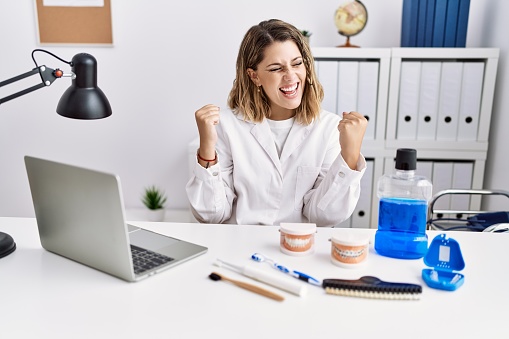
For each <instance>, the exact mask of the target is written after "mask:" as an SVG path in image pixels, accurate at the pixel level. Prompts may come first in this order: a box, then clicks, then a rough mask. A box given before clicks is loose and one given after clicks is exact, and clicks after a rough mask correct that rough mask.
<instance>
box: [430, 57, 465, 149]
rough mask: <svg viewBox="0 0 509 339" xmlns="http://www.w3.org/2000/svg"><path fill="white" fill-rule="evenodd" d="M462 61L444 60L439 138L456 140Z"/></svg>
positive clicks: (439, 113)
mask: <svg viewBox="0 0 509 339" xmlns="http://www.w3.org/2000/svg"><path fill="white" fill-rule="evenodd" d="M462 74H463V63H462V62H454V61H453V62H443V63H442V78H441V81H440V101H439V106H438V122H437V138H436V139H437V140H451V141H452V140H456V136H457V133H458V120H459V106H460V98H461V82H462Z"/></svg>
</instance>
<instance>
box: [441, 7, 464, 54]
mask: <svg viewBox="0 0 509 339" xmlns="http://www.w3.org/2000/svg"><path fill="white" fill-rule="evenodd" d="M459 3H460V0H447V14H446V16H445V32H444V47H456V31H457V27H458V11H459V6H460V4H459Z"/></svg>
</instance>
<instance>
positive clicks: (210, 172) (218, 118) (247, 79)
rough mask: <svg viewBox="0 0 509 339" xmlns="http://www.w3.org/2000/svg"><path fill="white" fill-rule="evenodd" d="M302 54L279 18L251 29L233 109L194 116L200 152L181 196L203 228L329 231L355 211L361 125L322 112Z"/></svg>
mask: <svg viewBox="0 0 509 339" xmlns="http://www.w3.org/2000/svg"><path fill="white" fill-rule="evenodd" d="M322 99H323V89H322V86H321V85H320V83H319V82H318V80H317V77H316V73H315V69H314V60H313V57H312V55H311V51H310V49H309V46H308V45H307V44H306V43H305V42H304V39H303V36H302V34H301V33H300V31H299V30H298V29H296V28H295V27H294V26H292V25H290V24H288V23H285V22H283V21H280V20H275V19H273V20H269V21H263V22H261V23H260V24H258V25H256V26H253V27H251V28H250V29H249V30H248V32H247V33H246V35H245V36H244V39H243V41H242V44H241V46H240V50H239V54H238V57H237V66H236V79H235V82H234V84H233V88H232V90H231V92H230V95H229V97H228V106H229V108H230V110H226V111H221V112H220V109H219V107H217V106H215V105H212V104H209V105H206V106H204V107H202V108H200V109H199V110H198V111H196V113H195V117H196V123H197V126H198V132H199V135H200V146H199V149H198V151H197V163H196V166H195V168H194V175H193V176H192V178H191V179H190V180H189V182H188V184H187V186H186V190H187V195H188V198H189V202H190V204H191V208H192V211H193V214H194V216H195V217H196V218H197V220H199V221H200V222H206V223H236V224H243V225H256V224H259V225H279V224H280V223H281V222H312V223H316V224H317V226H334V225H337V224H339V223H340V222H342V221H343V220H345V219H347V218H348V217H349V216H350V215H351V214H352V212H353V210H354V208H355V206H356V204H357V201H358V199H359V193H360V180H361V177H362V175H363V173H364V171H365V168H366V162H365V159H364V157H363V156H362V154H361V153H360V149H361V144H362V139H363V137H364V132H365V130H366V126H367V120H366V119H365V118H364V117H363V116H362V115H361V114H359V113H357V112H350V113H343V117H342V118H341V117H339V116H338V115H336V114H332V113H329V112H326V111H322V110H321V109H320V103H321V101H322Z"/></svg>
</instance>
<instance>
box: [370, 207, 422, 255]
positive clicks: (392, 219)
mask: <svg viewBox="0 0 509 339" xmlns="http://www.w3.org/2000/svg"><path fill="white" fill-rule="evenodd" d="M427 209H428V203H427V202H426V200H415V199H404V198H382V199H380V205H379V213H378V231H377V232H376V234H375V250H376V251H377V252H378V253H379V254H381V255H384V256H387V257H392V258H400V259H418V258H422V257H423V256H424V255H425V254H426V251H427V249H428V237H427V235H426V215H427Z"/></svg>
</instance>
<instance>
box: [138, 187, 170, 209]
mask: <svg viewBox="0 0 509 339" xmlns="http://www.w3.org/2000/svg"><path fill="white" fill-rule="evenodd" d="M142 201H143V204H144V205H145V206H147V208H148V209H150V210H158V209H161V208H164V204H165V203H166V195H165V193H164V192H162V191H161V190H160V189H158V188H157V187H155V186H150V187H147V188H145V194H144V195H143V198H142Z"/></svg>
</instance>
